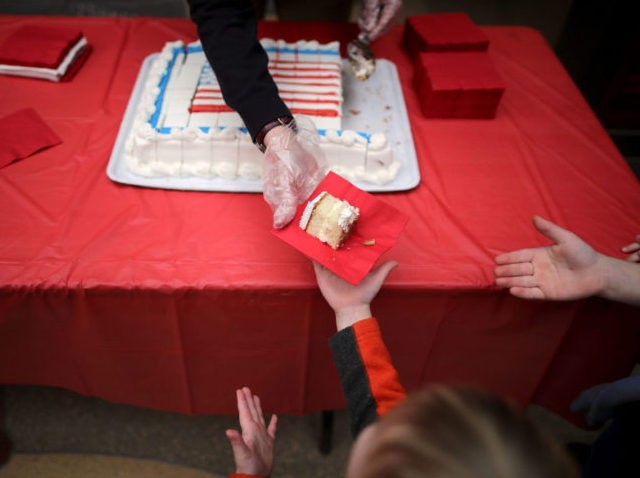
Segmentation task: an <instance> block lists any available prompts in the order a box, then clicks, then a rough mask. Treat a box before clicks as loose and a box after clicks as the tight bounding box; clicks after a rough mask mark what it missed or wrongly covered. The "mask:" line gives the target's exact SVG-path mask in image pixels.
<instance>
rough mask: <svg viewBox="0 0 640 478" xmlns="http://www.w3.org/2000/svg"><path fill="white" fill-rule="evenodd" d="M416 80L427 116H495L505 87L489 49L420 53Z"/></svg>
mask: <svg viewBox="0 0 640 478" xmlns="http://www.w3.org/2000/svg"><path fill="white" fill-rule="evenodd" d="M414 81H415V88H416V92H417V94H418V98H419V100H420V106H421V108H422V113H423V114H424V115H425V116H426V117H428V118H485V119H490V118H495V115H496V110H497V108H498V105H499V104H500V99H501V98H502V94H503V93H504V90H505V83H504V81H503V80H502V78H501V77H500V75H499V74H498V72H497V71H496V70H495V67H494V66H493V62H492V61H491V59H490V58H489V56H488V55H487V53H486V52H457V53H420V54H419V55H418V57H417V59H416V74H415V77H414Z"/></svg>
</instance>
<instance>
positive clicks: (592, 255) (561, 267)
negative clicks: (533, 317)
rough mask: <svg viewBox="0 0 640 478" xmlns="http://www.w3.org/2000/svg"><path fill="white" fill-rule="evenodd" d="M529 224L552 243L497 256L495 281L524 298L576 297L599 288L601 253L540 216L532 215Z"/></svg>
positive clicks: (594, 292) (591, 292) (562, 298)
mask: <svg viewBox="0 0 640 478" xmlns="http://www.w3.org/2000/svg"><path fill="white" fill-rule="evenodd" d="M533 225H534V226H535V228H536V229H537V230H538V231H540V232H541V233H542V234H543V235H544V236H546V237H548V238H549V239H551V240H552V241H553V242H554V244H552V245H550V246H544V247H536V248H528V249H520V250H517V251H513V252H507V253H505V254H500V255H499V256H497V257H496V258H495V261H496V264H497V267H496V268H495V271H494V272H495V276H496V285H498V286H500V287H506V288H509V291H510V292H511V294H513V295H514V296H516V297H521V298H524V299H555V300H571V299H580V298H584V297H588V296H591V295H594V294H596V293H598V292H599V291H600V290H602V288H603V284H602V282H603V277H602V274H601V273H600V271H599V266H600V264H599V263H600V262H601V257H602V256H601V254H599V253H598V252H596V251H595V250H594V249H593V248H592V247H591V246H590V245H589V244H587V243H586V242H584V241H583V240H582V239H580V238H579V237H578V236H577V235H575V234H574V233H572V232H571V231H568V230H566V229H563V228H562V227H560V226H558V225H556V224H554V223H552V222H551V221H548V220H546V219H543V218H542V217H540V216H534V217H533Z"/></svg>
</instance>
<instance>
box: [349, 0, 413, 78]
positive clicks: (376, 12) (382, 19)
mask: <svg viewBox="0 0 640 478" xmlns="http://www.w3.org/2000/svg"><path fill="white" fill-rule="evenodd" d="M401 7H402V0H363V2H362V10H361V12H360V16H359V18H358V25H359V26H360V34H359V35H358V37H357V38H356V39H355V40H353V41H351V42H350V43H349V44H348V45H347V58H348V59H349V62H350V63H351V67H352V68H353V71H354V73H355V75H356V77H358V78H359V79H360V80H363V81H364V80H366V79H368V78H369V77H370V76H371V75H372V74H373V72H374V71H375V69H376V59H375V56H374V55H373V52H372V51H371V47H370V46H369V43H370V42H371V41H373V40H375V39H377V38H378V37H379V36H380V35H382V34H383V33H384V32H386V31H387V30H388V29H389V27H391V25H392V23H393V20H394V19H395V17H396V15H397V13H398V12H399V11H400V8H401Z"/></svg>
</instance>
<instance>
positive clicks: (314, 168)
mask: <svg viewBox="0 0 640 478" xmlns="http://www.w3.org/2000/svg"><path fill="white" fill-rule="evenodd" d="M296 123H297V132H296V131H294V130H293V128H291V127H289V126H279V127H277V128H274V129H273V130H271V131H270V132H269V133H268V135H267V138H265V144H266V146H267V149H266V151H265V153H264V166H263V193H264V199H265V201H266V202H267V203H268V204H269V206H271V209H272V210H273V227H275V228H278V229H280V228H283V227H284V226H286V225H287V224H289V222H291V220H292V219H293V216H295V214H296V209H297V207H298V205H299V204H302V203H303V202H305V201H306V200H307V199H308V198H309V196H310V195H311V193H312V192H313V190H314V189H315V188H316V186H317V185H318V184H319V183H320V181H322V179H323V178H324V177H325V175H326V161H325V159H324V154H323V153H322V150H321V149H320V147H319V146H318V142H317V133H316V132H315V127H313V125H312V124H311V126H310V125H309V124H308V123H307V122H306V121H305V120H304V119H301V118H297V119H296ZM309 123H310V121H309Z"/></svg>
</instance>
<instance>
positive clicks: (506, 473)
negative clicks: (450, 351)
mask: <svg viewBox="0 0 640 478" xmlns="http://www.w3.org/2000/svg"><path fill="white" fill-rule="evenodd" d="M376 428H377V430H376V433H375V436H374V437H373V438H372V441H371V447H370V448H369V450H368V451H367V457H368V460H366V463H365V465H364V466H363V468H362V469H361V470H359V473H358V478H383V477H384V478H426V477H430V478H516V477H517V478H542V477H544V478H556V477H557V478H571V477H577V476H578V473H577V469H576V467H575V464H574V463H573V461H572V460H571V459H570V458H569V456H568V455H567V453H566V452H565V450H564V449H563V447H562V446H561V445H560V444H559V443H556V441H555V440H553V439H552V438H551V437H550V436H548V435H547V434H546V433H545V432H543V431H542V430H540V429H539V428H538V427H537V426H535V424H534V423H532V422H531V421H530V420H529V419H528V418H527V417H526V416H525V415H524V414H523V413H521V412H520V411H519V410H518V409H517V408H516V407H515V406H513V405H512V404H510V403H508V402H506V401H504V400H502V399H500V398H498V397H496V396H494V395H491V394H488V393H484V392H479V391H475V390H469V389H462V388H449V387H443V386H437V387H431V388H428V389H425V390H423V391H421V392H417V393H414V394H413V395H411V396H409V397H408V398H407V399H406V400H405V401H404V402H402V403H401V404H400V405H398V406H397V407H396V408H395V409H394V410H392V411H391V412H390V413H389V414H388V415H386V416H384V417H383V418H382V419H381V420H380V422H379V423H378V425H377V426H376Z"/></svg>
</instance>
